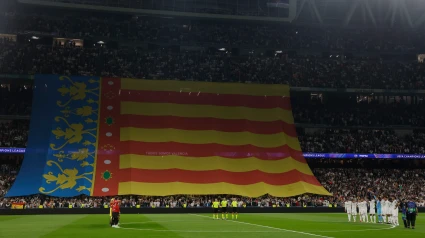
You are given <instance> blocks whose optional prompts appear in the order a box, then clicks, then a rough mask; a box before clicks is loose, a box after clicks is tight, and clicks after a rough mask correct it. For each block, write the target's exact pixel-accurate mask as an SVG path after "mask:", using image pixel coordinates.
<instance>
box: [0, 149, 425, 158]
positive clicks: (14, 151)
mask: <svg viewBox="0 0 425 238" xmlns="http://www.w3.org/2000/svg"><path fill="white" fill-rule="evenodd" d="M0 153H8V154H22V153H25V148H0ZM303 156H304V157H305V158H328V159H332V158H333V159H355V158H367V159H425V154H352V153H351V154H350V153H311V152H305V153H303Z"/></svg>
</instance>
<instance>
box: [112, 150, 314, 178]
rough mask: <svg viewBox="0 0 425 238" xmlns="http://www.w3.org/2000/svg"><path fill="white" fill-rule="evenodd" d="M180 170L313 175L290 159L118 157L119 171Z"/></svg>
mask: <svg viewBox="0 0 425 238" xmlns="http://www.w3.org/2000/svg"><path fill="white" fill-rule="evenodd" d="M128 168H135V169H152V170H166V169H182V170H191V171H208V170H225V171H229V172H248V171H254V170H260V171H263V172H266V173H285V172H288V171H291V170H298V171H300V172H301V173H304V174H307V175H313V173H312V172H311V170H310V168H309V167H308V164H306V163H301V162H299V161H297V160H294V159H292V158H291V157H288V158H285V159H281V160H260V159H257V158H253V157H250V158H245V159H229V158H223V157H219V156H211V157H184V156H177V155H169V156H147V155H134V154H126V155H121V156H120V169H128Z"/></svg>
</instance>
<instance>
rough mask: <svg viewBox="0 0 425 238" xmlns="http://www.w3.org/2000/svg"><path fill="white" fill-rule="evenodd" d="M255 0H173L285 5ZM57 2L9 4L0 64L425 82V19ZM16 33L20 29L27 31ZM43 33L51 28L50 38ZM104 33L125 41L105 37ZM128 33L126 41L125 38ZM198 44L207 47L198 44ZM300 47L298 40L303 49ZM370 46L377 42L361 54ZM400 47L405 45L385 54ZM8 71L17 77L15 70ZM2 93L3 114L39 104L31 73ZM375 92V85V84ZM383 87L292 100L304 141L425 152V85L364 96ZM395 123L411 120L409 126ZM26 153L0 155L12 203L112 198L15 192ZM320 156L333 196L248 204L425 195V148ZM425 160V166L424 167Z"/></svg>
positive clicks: (270, 80) (307, 145)
mask: <svg viewBox="0 0 425 238" xmlns="http://www.w3.org/2000/svg"><path fill="white" fill-rule="evenodd" d="M67 2H70V1H67ZM74 2H78V1H74ZM84 2H85V3H87V2H88V1H84ZM120 2H121V5H114V6H113V7H126V8H127V7H128V8H140V9H162V8H163V7H164V6H154V5H152V6H147V5H142V4H141V3H140V1H120ZM137 4H139V5H137ZM250 7H251V6H248V8H247V9H245V10H238V11H234V9H232V8H228V9H226V10H220V11H219V12H214V11H211V9H202V8H189V9H183V10H182V9H172V10H173V11H185V12H196V13H214V14H233V15H244V16H246V15H249V16H279V15H274V14H275V13H269V12H267V13H266V12H259V11H258V8H255V9H250ZM47 12H48V13H47V14H45V13H46V11H44V12H43V14H41V13H40V12H39V10H37V11H33V12H28V10H27V9H25V8H23V9H21V10H19V11H9V12H2V14H1V16H0V19H1V20H0V33H2V34H7V35H0V39H1V40H0V74H10V75H11V74H13V75H17V74H22V75H33V74H62V75H100V76H104V77H132V78H145V79H156V80H162V79H178V80H188V81H213V82H243V83H262V84H289V85H290V86H292V87H312V88H343V89H345V88H359V89H383V90H385V89H401V90H403V89H415V90H416V89H425V73H424V72H425V66H424V64H423V63H421V62H418V60H417V59H416V58H415V57H405V55H401V54H405V53H406V54H407V53H410V54H413V55H414V54H417V53H420V51H422V50H425V48H424V46H423V39H424V37H425V35H424V32H423V31H415V30H409V31H408V30H405V31H404V30H396V29H391V30H388V29H385V30H376V29H361V30H359V29H357V30H355V31H353V30H351V29H339V28H338V29H333V28H329V29H327V30H323V29H321V28H317V27H311V26H300V25H284V27H281V25H278V24H271V23H257V22H251V23H247V22H243V23H240V22H236V23H235V22H230V23H229V22H221V21H217V22H214V23H210V22H208V21H203V20H199V19H196V20H194V19H165V18H156V17H148V16H122V15H113V16H107V17H105V15H104V14H100V13H96V14H91V13H78V14H75V13H69V12H68V13H67V14H63V12H61V11H47ZM270 14H271V15H270ZM38 35H40V36H38ZM16 36H18V38H20V39H18V40H16V39H15V38H14V37H16ZM47 36H48V37H47ZM270 36H272V37H270ZM40 38H41V39H40ZM43 38H49V39H50V40H48V41H43ZM62 38H67V39H77V38H78V39H80V38H81V39H90V40H87V41H86V42H90V45H89V44H87V45H84V46H79V45H77V43H78V41H77V40H74V41H67V42H65V43H64V42H63V41H62V40H61V39H62ZM95 39H96V40H95ZM101 41H106V42H107V43H109V42H113V44H103V43H98V42H101ZM117 42H119V43H121V45H120V46H118V43H117ZM115 43H116V44H115ZM139 44H144V45H143V46H144V47H139ZM152 44H155V45H152ZM92 45H93V46H92ZM146 45H148V47H146ZM176 46H177V47H176ZM188 46H190V47H197V48H196V50H193V49H192V50H188V48H189V47H188ZM234 48H240V50H234ZM242 49H244V50H242ZM294 51H298V52H297V54H295V53H294ZM331 52H336V53H331ZM359 52H367V53H369V54H366V55H362V56H359V55H356V54H357V53H359ZM388 52H390V53H391V54H393V55H390V56H388V55H385V56H387V57H384V53H388ZM374 53H377V54H374ZM380 54H382V55H380ZM406 58H407V59H406ZM1 78H6V79H9V78H7V76H5V77H1ZM0 93H1V97H0V114H1V115H2V116H10V115H12V116H28V115H30V114H31V100H32V86H31V83H10V82H5V83H2V85H1V88H0ZM310 93H311V94H310ZM313 93H315V92H310V91H309V95H308V96H307V98H308V99H310V97H312V94H313ZM366 94H367V95H368V96H364V95H366ZM371 94H372V93H369V92H368V93H364V94H361V95H360V94H358V95H350V96H347V97H353V98H355V99H353V100H351V102H347V101H348V100H346V101H340V100H336V101H335V102H333V101H332V100H329V101H326V102H325V100H302V99H304V98H305V97H303V96H300V97H299V98H301V99H299V98H298V97H295V100H293V104H292V107H293V110H294V117H295V122H296V123H297V124H298V136H299V140H300V143H301V146H302V149H303V151H306V152H318V153H323V152H328V153H329V152H336V153H350V152H356V153H400V154H425V147H424V142H425V131H424V128H422V127H424V125H425V118H424V115H425V111H424V105H423V96H417V95H414V96H410V95H409V96H408V97H411V98H416V99H415V100H413V101H415V102H412V100H410V99H409V100H404V99H403V96H405V95H401V96H399V97H400V98H402V99H399V100H396V99H394V97H395V96H394V95H393V96H388V97H392V98H393V99H391V100H392V101H391V100H389V101H385V102H382V100H381V101H380V100H377V99H376V100H375V99H372V100H365V101H362V97H366V98H367V97H370V95H371ZM377 97H379V96H377ZM383 97H385V96H383ZM18 119H21V118H18ZM18 119H16V118H12V119H10V118H8V119H5V120H4V122H2V123H1V124H0V147H25V146H26V141H27V137H28V135H27V134H28V127H29V121H28V120H18ZM394 126H397V127H400V128H402V129H403V130H405V131H407V132H405V133H400V131H399V130H397V128H395V129H394V128H393V127H394ZM21 160H22V156H15V155H14V156H12V155H2V156H1V158H0V163H1V167H0V208H10V206H11V205H10V204H11V203H12V202H18V201H25V202H26V204H27V207H28V208H38V206H39V205H40V204H41V205H43V206H44V207H45V208H60V207H69V205H72V206H73V207H103V206H104V205H105V204H106V203H107V202H108V200H109V198H108V197H104V198H96V197H78V198H68V199H65V198H52V197H48V196H44V195H34V196H29V197H22V198H10V199H6V198H3V197H2V196H3V195H4V194H5V193H6V192H7V190H8V189H9V188H10V186H11V184H12V183H13V181H14V179H15V177H16V174H17V172H18V171H19V165H20V163H21ZM308 162H309V165H310V167H311V168H312V169H313V172H314V174H315V176H316V177H317V178H318V180H319V181H320V182H321V183H322V184H323V185H324V186H325V188H327V189H328V190H329V191H330V192H332V193H333V196H332V197H322V196H315V195H301V196H299V197H293V198H274V197H270V196H264V197H260V198H245V197H238V199H239V200H240V201H241V202H243V203H245V204H246V205H247V206H264V207H267V206H273V204H280V206H284V205H285V204H288V203H289V204H291V206H301V205H302V204H303V203H307V204H308V205H309V206H328V204H329V203H331V204H333V203H336V204H338V205H339V206H341V205H342V204H343V202H344V201H345V199H346V198H347V197H349V196H363V197H364V196H368V191H369V190H372V191H375V192H378V193H386V194H391V195H396V196H405V195H407V194H409V195H414V196H416V197H419V200H420V203H419V204H420V205H422V206H423V205H424V202H423V200H421V199H422V198H423V197H424V196H425V194H424V188H422V187H421V186H419V185H421V184H423V183H424V182H425V181H424V180H425V171H424V170H423V169H422V168H424V165H425V164H424V163H423V161H422V160H409V161H408V162H406V161H403V162H401V161H399V160H398V161H397V160H384V159H375V160H363V159H352V160H348V159H345V160H339V159H309V160H308ZM401 167H403V168H404V169H403V170H402V169H400V168H401ZM418 167H419V168H420V169H414V168H418ZM371 168H375V169H371ZM383 184H385V185H389V186H383ZM409 184H417V185H415V186H408V185H409ZM215 197H216V195H211V196H175V197H144V196H124V197H122V198H123V201H124V203H123V206H124V207H134V206H136V205H141V206H142V207H152V206H156V207H161V206H166V205H169V206H170V207H182V206H183V205H182V204H183V203H187V204H188V206H189V207H197V206H201V207H202V206H208V205H209V204H210V203H211V201H212V199H213V198H215Z"/></svg>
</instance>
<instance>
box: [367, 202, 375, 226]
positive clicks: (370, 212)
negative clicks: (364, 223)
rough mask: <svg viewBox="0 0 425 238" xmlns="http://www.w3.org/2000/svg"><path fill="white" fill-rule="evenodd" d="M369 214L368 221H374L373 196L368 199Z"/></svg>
mask: <svg viewBox="0 0 425 238" xmlns="http://www.w3.org/2000/svg"><path fill="white" fill-rule="evenodd" d="M369 215H370V222H372V223H376V216H375V199H374V198H372V200H370V201H369Z"/></svg>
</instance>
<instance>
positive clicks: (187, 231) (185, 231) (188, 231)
mask: <svg viewBox="0 0 425 238" xmlns="http://www.w3.org/2000/svg"><path fill="white" fill-rule="evenodd" d="M119 229H124V230H138V231H159V232H182V233H270V232H272V233H277V232H279V231H191V230H156V229H139V228H126V227H120V228H119Z"/></svg>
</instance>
